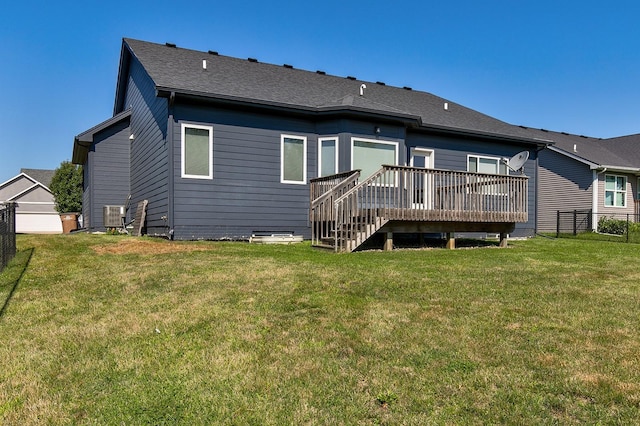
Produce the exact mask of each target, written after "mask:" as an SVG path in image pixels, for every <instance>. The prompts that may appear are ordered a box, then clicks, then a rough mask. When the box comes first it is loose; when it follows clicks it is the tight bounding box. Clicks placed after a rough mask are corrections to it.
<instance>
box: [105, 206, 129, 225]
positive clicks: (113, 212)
mask: <svg viewBox="0 0 640 426" xmlns="http://www.w3.org/2000/svg"><path fill="white" fill-rule="evenodd" d="M124 217H125V210H124V206H104V207H103V209H102V220H103V223H104V227H105V228H121V227H122V226H123V225H122V223H123V221H122V219H123V218H124Z"/></svg>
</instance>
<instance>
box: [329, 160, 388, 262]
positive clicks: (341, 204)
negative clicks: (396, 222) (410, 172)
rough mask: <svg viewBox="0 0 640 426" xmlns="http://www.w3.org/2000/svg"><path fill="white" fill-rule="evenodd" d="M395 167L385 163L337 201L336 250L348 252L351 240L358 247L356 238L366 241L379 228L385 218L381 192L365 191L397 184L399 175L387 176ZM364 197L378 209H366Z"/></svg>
mask: <svg viewBox="0 0 640 426" xmlns="http://www.w3.org/2000/svg"><path fill="white" fill-rule="evenodd" d="M391 167H392V166H388V165H383V166H382V168H380V169H379V170H378V171H376V172H375V173H373V174H372V175H371V176H369V177H368V178H366V179H365V180H363V181H362V182H360V183H358V184H357V185H356V186H354V187H353V188H351V189H350V190H348V191H347V192H345V193H344V194H342V196H340V197H338V198H337V199H336V200H335V201H334V211H335V213H334V215H333V216H334V217H335V229H336V232H334V247H335V251H345V250H346V249H347V245H348V244H349V243H351V245H353V246H354V247H353V248H355V245H356V243H355V241H356V240H360V241H361V242H364V241H365V240H367V239H368V238H369V237H371V236H372V235H373V234H375V233H376V231H377V230H378V229H379V224H380V223H381V221H382V220H383V218H381V216H380V214H379V212H380V211H381V210H384V207H383V208H382V209H380V208H378V207H377V206H378V201H379V198H378V196H377V194H375V193H373V192H372V193H368V194H365V191H367V190H368V189H370V188H372V187H376V188H377V187H385V186H395V183H392V180H393V181H394V182H395V181H397V176H394V177H393V179H391V178H389V179H386V178H384V177H385V174H386V173H387V172H389V171H390V168H391ZM391 173H393V174H396V172H394V171H391ZM383 178H384V179H383ZM376 182H377V184H376ZM361 199H362V200H365V202H368V203H370V205H371V206H375V208H373V209H368V210H366V211H363V210H362V206H361V205H360V203H359V200H361ZM346 204H348V206H347V208H345V205H346ZM363 213H364V214H363ZM358 222H359V223H358ZM349 251H351V250H349Z"/></svg>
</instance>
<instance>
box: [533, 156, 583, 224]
mask: <svg viewBox="0 0 640 426" xmlns="http://www.w3.org/2000/svg"><path fill="white" fill-rule="evenodd" d="M539 165H540V168H539V175H538V178H539V194H538V231H539V232H555V231H556V222H557V211H558V210H561V211H571V210H591V208H592V199H593V190H592V184H593V173H592V171H591V169H590V168H589V166H587V165H586V164H583V163H581V162H579V161H576V160H573V159H571V158H569V157H567V156H564V155H561V154H558V153H557V152H554V151H551V150H548V149H547V150H544V151H541V152H540V163H539Z"/></svg>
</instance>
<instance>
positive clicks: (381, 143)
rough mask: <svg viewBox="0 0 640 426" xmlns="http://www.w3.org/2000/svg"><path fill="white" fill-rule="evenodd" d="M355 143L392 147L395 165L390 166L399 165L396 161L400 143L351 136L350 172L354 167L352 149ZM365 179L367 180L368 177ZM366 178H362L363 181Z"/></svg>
mask: <svg viewBox="0 0 640 426" xmlns="http://www.w3.org/2000/svg"><path fill="white" fill-rule="evenodd" d="M356 141H359V142H367V143H374V144H380V145H393V146H394V151H395V160H394V161H395V164H392V165H393V166H397V165H399V163H398V159H399V158H400V152H399V151H400V143H398V142H394V141H385V140H379V139H367V138H359V137H355V136H353V137H351V170H355V167H354V165H353V159H354V155H353V148H354V146H355V143H356ZM381 166H382V165H381ZM366 178H368V176H367V177H366ZM366 178H364V179H366Z"/></svg>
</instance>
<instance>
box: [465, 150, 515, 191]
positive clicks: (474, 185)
mask: <svg viewBox="0 0 640 426" xmlns="http://www.w3.org/2000/svg"><path fill="white" fill-rule="evenodd" d="M467 171H468V172H471V173H484V174H490V175H508V174H509V169H508V168H507V164H506V163H505V162H504V161H503V160H502V159H501V158H498V157H485V156H482V155H467ZM503 183H504V182H503ZM468 190H469V191H470V192H473V193H479V194H485V195H505V194H506V193H507V192H508V189H507V186H506V185H501V184H500V183H499V182H497V180H496V178H491V177H483V176H477V177H474V178H470V181H469V189H468Z"/></svg>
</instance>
